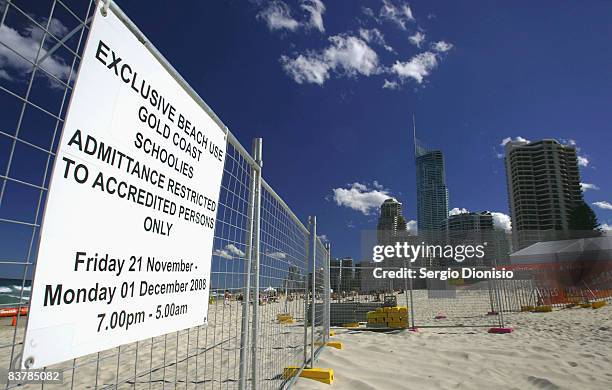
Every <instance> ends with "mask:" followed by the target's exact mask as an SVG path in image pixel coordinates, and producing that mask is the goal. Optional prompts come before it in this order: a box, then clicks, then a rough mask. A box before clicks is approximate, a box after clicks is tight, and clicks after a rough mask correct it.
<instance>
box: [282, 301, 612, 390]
mask: <svg viewBox="0 0 612 390" xmlns="http://www.w3.org/2000/svg"><path fill="white" fill-rule="evenodd" d="M505 319H506V322H507V323H508V324H509V325H510V326H511V327H513V328H514V332H513V333H511V334H499V335H497V334H488V333H487V332H486V330H487V329H486V328H421V329H419V332H417V333H414V332H409V331H394V332H392V333H371V332H356V331H350V330H346V329H337V330H336V331H335V332H336V336H334V337H332V340H334V341H341V342H342V343H343V345H344V349H343V350H337V349H333V348H327V349H325V350H324V352H323V353H322V354H321V356H320V359H319V361H318V362H317V366H318V367H329V368H332V369H334V373H335V379H336V380H335V382H334V383H333V385H332V386H329V385H325V384H321V383H318V382H315V381H312V380H306V379H301V380H299V381H298V382H297V384H296V386H295V387H294V388H295V389H304V390H305V389H330V388H333V389H347V390H348V389H351V390H365V389H419V390H421V389H568V390H569V389H594V390H595V389H611V388H612V354H611V351H612V306H610V305H608V306H605V307H603V308H600V309H597V310H593V309H581V308H572V309H563V310H555V311H553V312H551V313H508V314H505Z"/></svg>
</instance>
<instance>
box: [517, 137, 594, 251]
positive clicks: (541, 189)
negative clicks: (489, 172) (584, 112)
mask: <svg viewBox="0 0 612 390" xmlns="http://www.w3.org/2000/svg"><path fill="white" fill-rule="evenodd" d="M505 165H506V179H507V185H508V200H509V203H510V214H511V217H512V236H513V246H514V249H515V250H516V249H522V248H525V247H527V246H529V245H531V244H534V243H536V242H539V241H550V240H555V239H563V238H567V237H568V234H569V217H570V213H571V210H572V209H573V208H574V207H576V206H577V205H579V204H581V203H582V202H583V198H582V190H581V187H580V173H579V169H578V157H577V154H576V148H575V146H574V145H572V144H562V143H560V142H558V141H556V140H554V139H544V140H540V141H535V142H528V141H526V140H518V141H510V142H508V143H506V145H505Z"/></svg>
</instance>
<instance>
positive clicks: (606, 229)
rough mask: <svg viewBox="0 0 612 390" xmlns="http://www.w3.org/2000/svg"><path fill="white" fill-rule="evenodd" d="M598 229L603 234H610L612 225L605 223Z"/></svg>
mask: <svg viewBox="0 0 612 390" xmlns="http://www.w3.org/2000/svg"><path fill="white" fill-rule="evenodd" d="M599 228H600V229H601V230H603V231H604V232H612V225H609V224H607V223H602V224H601V225H599Z"/></svg>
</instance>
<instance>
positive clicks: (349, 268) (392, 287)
mask: <svg viewBox="0 0 612 390" xmlns="http://www.w3.org/2000/svg"><path fill="white" fill-rule="evenodd" d="M410 269H411V268H410V267H394V266H389V265H380V264H374V263H363V262H362V263H357V264H355V265H353V264H351V263H350V262H349V261H346V260H342V259H341V260H336V261H335V262H333V264H332V266H331V267H330V275H331V276H330V281H331V283H332V289H333V293H332V294H331V300H330V302H331V303H330V324H331V325H333V326H351V325H353V324H355V323H363V322H366V323H367V322H368V319H367V313H368V312H372V311H375V310H376V309H378V308H382V307H386V306H405V307H406V308H407V311H408V321H407V324H406V327H447V326H449V327H496V326H501V325H502V318H501V317H500V307H501V306H500V305H501V304H502V302H500V300H499V294H498V289H499V285H498V284H496V282H497V281H496V280H492V279H488V278H482V279H470V280H464V279H461V278H451V277H449V278H448V279H446V278H445V277H442V278H443V279H445V280H440V279H438V278H433V277H432V278H428V279H426V280H421V279H419V278H418V277H417V275H418V270H419V269H418V268H414V269H412V271H413V275H414V276H415V277H414V278H410V277H408V272H410ZM404 270H405V271H404ZM449 270H452V269H450V268H448V267H447V268H435V267H428V268H427V272H431V273H438V275H441V274H442V273H446V272H449ZM475 270H477V269H476V268H475ZM480 270H482V271H484V270H490V268H481V269H480ZM400 273H401V274H400ZM390 274H391V275H394V276H391V278H389V277H388V275H390ZM397 275H400V276H397ZM438 277H439V276H438ZM334 283H335V284H334ZM369 325H371V324H369Z"/></svg>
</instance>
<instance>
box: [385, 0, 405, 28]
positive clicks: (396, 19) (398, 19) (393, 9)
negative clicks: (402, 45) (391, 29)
mask: <svg viewBox="0 0 612 390" xmlns="http://www.w3.org/2000/svg"><path fill="white" fill-rule="evenodd" d="M378 15H379V16H380V17H381V19H386V20H389V21H391V22H393V23H394V24H396V25H397V26H398V27H399V28H401V29H402V30H406V24H407V23H408V22H411V21H414V16H412V10H411V9H410V6H409V5H408V4H407V3H404V2H401V1H400V2H399V3H398V5H395V4H393V2H392V1H391V0H383V5H382V7H381V8H380V12H379V13H378Z"/></svg>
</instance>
